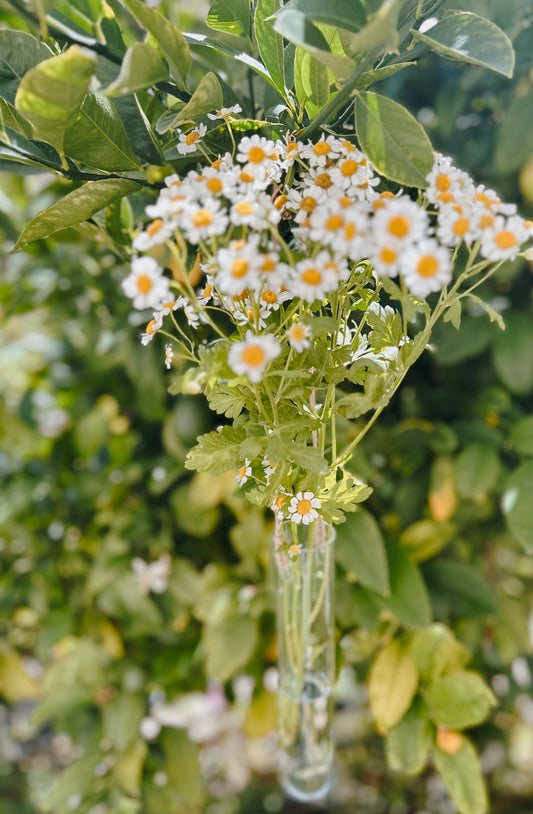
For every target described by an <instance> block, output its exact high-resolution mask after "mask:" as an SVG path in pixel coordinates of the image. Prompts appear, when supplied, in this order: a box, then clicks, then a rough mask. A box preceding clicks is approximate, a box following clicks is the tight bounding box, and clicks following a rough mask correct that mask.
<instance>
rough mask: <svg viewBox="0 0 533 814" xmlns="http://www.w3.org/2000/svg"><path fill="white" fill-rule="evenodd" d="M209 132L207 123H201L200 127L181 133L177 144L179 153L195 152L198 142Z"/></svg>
mask: <svg viewBox="0 0 533 814" xmlns="http://www.w3.org/2000/svg"><path fill="white" fill-rule="evenodd" d="M206 133H207V127H206V126H205V124H200V125H198V127H195V128H193V129H192V130H189V132H188V133H181V132H180V136H179V142H178V144H177V145H176V149H177V151H178V153H180V154H181V155H187V153H195V152H196V150H197V149H198V146H197V142H198V141H199V140H200V139H201V138H203V137H204V136H205V134H206Z"/></svg>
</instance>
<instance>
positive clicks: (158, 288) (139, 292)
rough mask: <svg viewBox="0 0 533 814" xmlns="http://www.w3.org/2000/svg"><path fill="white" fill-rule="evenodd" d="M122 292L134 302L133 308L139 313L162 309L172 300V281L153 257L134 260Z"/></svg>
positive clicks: (123, 283)
mask: <svg viewBox="0 0 533 814" xmlns="http://www.w3.org/2000/svg"><path fill="white" fill-rule="evenodd" d="M122 290H123V291H124V294H125V295H126V296H127V297H129V298H130V299H131V300H133V307H134V308H136V309H137V310H138V311H144V309H145V308H160V307H161V305H162V304H163V303H164V302H168V301H169V300H170V299H171V298H172V295H171V293H170V281H169V280H168V278H167V277H165V276H164V275H163V269H162V268H161V266H160V265H159V263H158V262H157V261H156V260H154V258H153V257H134V258H133V260H132V261H131V271H130V273H129V275H128V276H127V277H126V278H125V279H124V280H122Z"/></svg>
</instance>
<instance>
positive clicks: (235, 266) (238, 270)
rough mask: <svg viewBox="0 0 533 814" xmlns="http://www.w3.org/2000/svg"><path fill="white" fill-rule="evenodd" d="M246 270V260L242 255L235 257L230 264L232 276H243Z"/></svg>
mask: <svg viewBox="0 0 533 814" xmlns="http://www.w3.org/2000/svg"><path fill="white" fill-rule="evenodd" d="M247 271H248V260H245V259H244V257H237V258H236V259H235V260H234V261H233V263H232V264H231V273H232V275H233V276H234V277H244V275H245V274H246V272H247Z"/></svg>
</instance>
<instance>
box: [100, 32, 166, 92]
mask: <svg viewBox="0 0 533 814" xmlns="http://www.w3.org/2000/svg"><path fill="white" fill-rule="evenodd" d="M166 79H168V68H167V66H166V64H165V62H164V61H163V60H162V59H161V57H160V56H159V54H158V53H157V51H156V49H155V48H153V47H152V46H151V45H150V44H149V43H147V42H135V43H134V44H133V45H132V46H131V48H128V50H127V51H126V54H125V55H124V59H123V60H122V65H121V66H120V73H119V75H118V76H117V78H116V79H115V81H114V82H112V83H111V84H110V85H108V86H107V88H105V89H104V90H103V91H102V93H105V94H106V96H125V95H126V94H129V93H134V92H135V91H137V90H140V89H141V88H147V87H148V86H150V85H155V84H157V83H158V82H163V81H164V80H166Z"/></svg>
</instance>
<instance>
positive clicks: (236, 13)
mask: <svg viewBox="0 0 533 814" xmlns="http://www.w3.org/2000/svg"><path fill="white" fill-rule="evenodd" d="M205 21H206V23H207V25H208V26H209V28H214V29H215V31H225V32H226V33H227V34H234V35H235V36H237V37H241V36H244V37H247V36H248V35H249V32H250V0H213V2H212V3H211V6H210V8H209V12H208V14H207V17H206V20H205Z"/></svg>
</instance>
